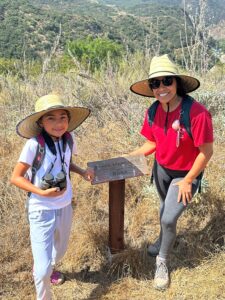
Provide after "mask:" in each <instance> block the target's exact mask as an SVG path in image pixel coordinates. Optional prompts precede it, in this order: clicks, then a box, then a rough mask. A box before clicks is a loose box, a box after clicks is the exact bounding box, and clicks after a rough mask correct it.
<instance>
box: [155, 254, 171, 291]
mask: <svg viewBox="0 0 225 300" xmlns="http://www.w3.org/2000/svg"><path fill="white" fill-rule="evenodd" d="M169 283H170V279H169V272H168V268H167V266H166V260H165V259H163V258H161V257H159V256H157V257H156V272H155V278H154V288H155V289H157V290H165V289H167V288H168V286H169Z"/></svg>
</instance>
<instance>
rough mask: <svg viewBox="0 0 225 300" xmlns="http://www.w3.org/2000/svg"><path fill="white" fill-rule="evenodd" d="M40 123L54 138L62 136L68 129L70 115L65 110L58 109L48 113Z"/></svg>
mask: <svg viewBox="0 0 225 300" xmlns="http://www.w3.org/2000/svg"><path fill="white" fill-rule="evenodd" d="M39 125H40V126H41V127H42V128H44V129H45V131H46V132H47V133H48V134H49V135H50V136H51V137H52V138H53V139H56V138H60V137H61V136H62V135H63V134H64V133H65V132H66V131H67V129H68V126H69V117H68V114H67V112H66V111H65V110H63V109H57V110H53V111H50V112H48V113H46V114H45V115H44V116H43V117H42V118H41V119H40V120H39Z"/></svg>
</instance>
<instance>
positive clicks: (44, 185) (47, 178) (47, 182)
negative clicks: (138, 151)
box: [40, 171, 67, 191]
mask: <svg viewBox="0 0 225 300" xmlns="http://www.w3.org/2000/svg"><path fill="white" fill-rule="evenodd" d="M66 185H67V182H66V173H65V172H64V171H61V172H59V173H58V174H57V175H56V176H55V178H54V176H53V175H52V174H51V173H47V174H45V175H44V176H43V177H42V179H41V182H40V188H41V189H42V190H47V189H49V188H52V187H59V188H60V191H61V190H63V189H65V188H66Z"/></svg>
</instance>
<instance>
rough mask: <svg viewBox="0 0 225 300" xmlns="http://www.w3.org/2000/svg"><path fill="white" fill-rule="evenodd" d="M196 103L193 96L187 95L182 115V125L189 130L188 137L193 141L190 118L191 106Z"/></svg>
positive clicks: (182, 107)
mask: <svg viewBox="0 0 225 300" xmlns="http://www.w3.org/2000/svg"><path fill="white" fill-rule="evenodd" d="M193 102H194V99H193V98H192V97H191V96H188V95H186V96H185V98H184V99H183V100H182V103H181V113H180V124H181V125H183V126H184V128H185V129H186V130H187V133H188V135H189V136H190V138H191V139H192V140H193V137H192V133H191V118H190V110H191V106H192V104H193Z"/></svg>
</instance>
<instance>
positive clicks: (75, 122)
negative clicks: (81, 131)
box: [16, 106, 91, 139]
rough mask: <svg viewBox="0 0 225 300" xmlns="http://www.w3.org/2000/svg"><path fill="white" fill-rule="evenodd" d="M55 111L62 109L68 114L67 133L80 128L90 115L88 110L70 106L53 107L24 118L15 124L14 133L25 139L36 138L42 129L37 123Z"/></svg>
mask: <svg viewBox="0 0 225 300" xmlns="http://www.w3.org/2000/svg"><path fill="white" fill-rule="evenodd" d="M56 109H62V110H66V111H68V112H69V115H70V120H69V126H68V129H67V131H69V132H70V131H73V130H74V129H76V128H77V127H78V126H80V125H81V124H82V123H83V122H84V121H85V120H86V119H87V117H88V116H89V115H90V113H91V111H90V109H88V108H85V107H71V106H60V107H54V108H51V109H47V110H43V111H40V112H36V113H33V114H31V115H29V116H28V117H26V118H24V119H23V120H21V121H20V122H19V123H18V124H17V126H16V131H17V133H18V135H20V136H21V137H24V138H26V139H29V138H32V137H34V136H37V135H38V134H39V133H41V131H42V128H41V127H40V126H39V125H38V123H37V121H38V120H39V119H40V118H41V117H42V116H43V115H45V114H46V113H47V112H50V111H54V110H56Z"/></svg>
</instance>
